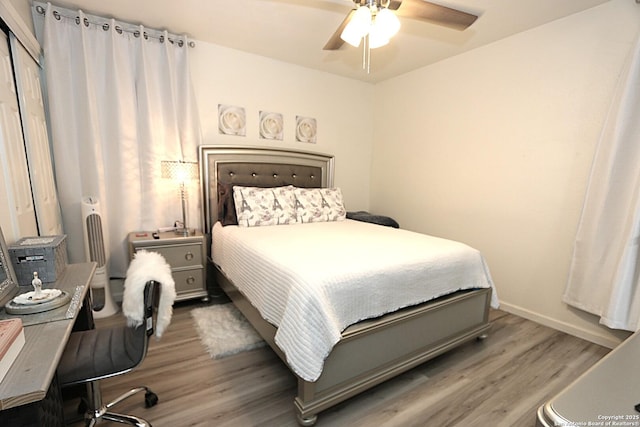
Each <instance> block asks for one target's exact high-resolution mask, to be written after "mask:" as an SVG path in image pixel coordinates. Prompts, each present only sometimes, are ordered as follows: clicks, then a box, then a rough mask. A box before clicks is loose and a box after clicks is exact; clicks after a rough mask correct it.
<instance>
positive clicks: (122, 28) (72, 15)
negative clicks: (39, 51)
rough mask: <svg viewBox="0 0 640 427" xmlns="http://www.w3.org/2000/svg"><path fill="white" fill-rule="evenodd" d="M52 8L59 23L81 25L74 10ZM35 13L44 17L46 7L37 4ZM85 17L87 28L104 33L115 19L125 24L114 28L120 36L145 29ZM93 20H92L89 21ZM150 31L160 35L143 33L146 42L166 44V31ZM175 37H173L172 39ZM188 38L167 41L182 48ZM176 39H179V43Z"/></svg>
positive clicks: (103, 18) (138, 32) (126, 23)
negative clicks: (68, 22) (70, 22)
mask: <svg viewBox="0 0 640 427" xmlns="http://www.w3.org/2000/svg"><path fill="white" fill-rule="evenodd" d="M51 6H52V7H54V8H55V9H56V10H54V11H53V16H54V18H56V19H57V20H58V21H59V20H60V19H62V17H64V18H67V19H73V20H75V22H76V24H77V25H80V16H78V15H77V14H76V13H75V12H74V11H73V10H70V9H65V8H61V7H59V6H54V5H51ZM59 10H61V11H63V12H62V13H60V11H59ZM35 11H36V12H37V13H38V14H40V15H44V14H45V13H46V9H45V7H44V6H42V5H41V4H37V5H36V6H35ZM82 13H83V14H84V15H85V18H84V19H83V23H84V25H85V26H86V27H88V26H89V25H90V24H93V25H96V26H98V27H101V28H102V29H103V30H104V31H108V30H109V28H110V25H109V23H108V22H106V21H109V20H111V19H113V20H114V21H116V22H117V23H120V24H123V25H116V26H115V27H114V29H115V30H116V32H117V33H118V34H122V33H123V32H125V33H131V34H133V36H134V37H140V35H141V34H140V29H139V27H141V26H142V27H144V26H143V25H136V24H131V23H128V22H124V21H120V20H117V19H115V18H105V17H101V16H98V15H90V14H87V13H84V12H82ZM89 18H91V19H89ZM126 26H130V27H132V28H126ZM148 30H149V31H152V32H154V33H159V35H155V34H149V32H147V31H143V32H142V36H143V37H144V39H145V40H148V39H149V37H151V38H154V39H158V40H160V43H164V40H165V35H164V34H163V33H165V32H166V31H163V30H156V29H151V28H149V29H148ZM166 33H167V34H169V33H168V32H166ZM172 36H173V37H172ZM185 37H186V36H177V35H174V34H169V37H167V40H168V41H169V43H171V44H174V43H175V44H177V45H178V46H179V47H182V46H183V45H184V44H185V40H184V38H185ZM175 39H178V40H177V41H176V40H175ZM187 44H188V46H189V47H195V46H196V44H195V43H194V42H193V41H191V40H189V41H188V42H187Z"/></svg>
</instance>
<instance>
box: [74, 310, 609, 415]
mask: <svg viewBox="0 0 640 427" xmlns="http://www.w3.org/2000/svg"><path fill="white" fill-rule="evenodd" d="M202 305H203V303H200V302H199V301H196V302H181V303H179V304H177V305H176V307H175V308H174V316H173V319H172V323H171V325H170V326H169V328H168V330H167V331H166V332H165V335H164V336H163V337H162V339H161V340H159V341H156V340H155V339H152V340H151V344H150V349H149V353H148V355H147V358H146V359H145V361H144V362H143V364H142V365H141V366H140V367H138V368H137V369H136V370H135V371H133V372H130V373H128V374H125V375H121V376H118V377H114V378H110V379H106V380H103V381H102V384H101V385H102V390H103V396H104V400H105V401H109V400H111V399H113V398H115V397H116V396H117V395H119V394H120V393H122V392H124V391H126V390H128V389H129V388H130V387H132V386H137V385H141V384H144V385H147V386H149V387H150V388H151V389H152V390H154V391H155V392H156V393H157V394H158V395H159V399H160V401H159V403H158V405H157V406H155V407H153V408H148V409H147V408H144V399H143V397H142V396H136V397H133V398H130V399H128V400H126V401H124V402H122V403H120V404H119V405H118V406H117V407H116V408H115V409H117V411H118V412H122V413H131V414H134V415H138V416H141V417H144V418H146V419H147V420H149V421H150V422H151V423H152V424H153V425H154V426H155V427H164V426H167V427H176V426H180V427H182V426H214V425H215V426H220V427H236V426H242V427H245V426H248V427H250V426H267V427H269V426H274V427H287V426H291V427H294V426H297V422H296V417H295V412H294V409H293V398H294V397H295V394H296V381H295V379H294V377H293V375H292V374H291V373H290V372H289V370H288V369H287V368H286V367H285V366H284V364H283V363H282V362H281V361H280V359H279V358H278V357H277V356H276V355H275V354H274V353H273V352H272V351H271V350H270V349H268V348H266V347H265V348H260V349H256V350H252V351H248V352H244V353H241V354H238V355H235V356H230V357H227V358H225V359H220V360H212V359H211V358H210V357H209V355H208V353H207V352H206V349H205V348H204V347H203V345H202V344H201V342H200V340H199V338H198V334H197V332H196V330H195V327H194V324H193V321H192V319H191V315H190V311H191V309H193V308H195V307H198V306H202ZM491 320H492V329H491V332H490V335H489V337H488V338H487V339H485V340H484V341H480V342H470V343H467V344H464V345H462V346H461V347H459V348H457V349H454V350H453V351H450V352H448V353H446V354H444V355H441V356H439V357H437V358H436V359H434V360H432V361H429V362H427V363H424V364H422V365H420V366H418V367H416V368H415V369H412V370H411V371H409V372H406V373H405V374H403V375H400V376H399V377H397V378H394V379H392V380H390V381H387V382H386V383H384V384H381V385H379V386H377V387H374V388H373V389H371V390H369V391H367V392H365V393H363V394H361V395H359V396H356V397H354V398H352V399H349V400H348V401H346V402H343V403H341V404H339V405H337V406H335V407H333V408H330V409H328V410H327V411H325V412H323V413H321V414H320V416H319V417H318V423H317V425H318V426H319V427H322V426H350V427H357V426H373V425H375V426H387V427H395V426H403V427H405V426H416V427H417V426H421V427H422V426H438V427H476V426H477V427H485V426H504V427H512V426H519V427H534V425H535V411H536V409H537V408H538V406H540V405H541V404H542V403H543V402H545V401H546V400H548V399H549V398H551V397H552V396H553V395H554V394H556V393H557V392H559V391H560V390H561V389H562V388H564V387H565V386H566V385H568V384H569V383H570V382H571V381H572V380H573V379H575V378H576V377H578V376H579V375H580V374H581V373H583V372H584V371H586V370H587V369H588V368H589V367H590V366H591V365H593V364H594V363H595V362H597V361H598V360H599V359H600V358H602V356H604V355H605V354H606V353H607V352H608V349H605V348H603V347H600V346H598V345H595V344H591V343H588V342H586V341H584V340H581V339H578V338H575V337H572V336H569V335H567V334H564V333H561V332H557V331H555V330H553V329H550V328H547V327H544V326H541V325H539V324H536V323H534V322H531V321H528V320H525V319H522V318H520V317H517V316H513V315H511V314H507V313H505V312H502V311H498V310H494V311H492V313H491ZM120 321H122V320H121V315H116V316H112V317H110V318H107V319H99V320H98V321H97V324H98V327H101V326H107V325H112V324H116V323H118V322H120ZM74 404H75V403H73V402H69V403H68V405H67V411H68V412H70V411H71V410H72V408H73V407H74V406H73V405H74ZM81 425H82V423H80V422H76V423H72V426H74V427H76V426H81ZM104 425H108V424H104Z"/></svg>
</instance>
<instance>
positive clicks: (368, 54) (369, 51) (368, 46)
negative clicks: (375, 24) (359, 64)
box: [367, 34, 371, 74]
mask: <svg viewBox="0 0 640 427" xmlns="http://www.w3.org/2000/svg"><path fill="white" fill-rule="evenodd" d="M370 42H371V40H370V39H369V34H367V74H369V72H370V71H371V43H370Z"/></svg>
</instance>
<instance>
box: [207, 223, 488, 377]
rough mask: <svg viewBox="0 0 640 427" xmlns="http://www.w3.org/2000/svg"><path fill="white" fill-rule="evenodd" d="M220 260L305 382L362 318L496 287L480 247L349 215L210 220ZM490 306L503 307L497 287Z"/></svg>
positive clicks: (214, 251) (215, 257)
mask: <svg viewBox="0 0 640 427" xmlns="http://www.w3.org/2000/svg"><path fill="white" fill-rule="evenodd" d="M212 241H213V243H212V255H213V261H214V262H215V263H216V264H217V265H218V266H220V268H221V269H222V271H223V272H224V273H225V274H226V276H227V277H228V278H229V279H230V280H231V281H232V282H233V283H234V284H235V285H236V286H237V287H238V288H239V289H240V291H241V292H242V293H243V294H244V295H245V296H246V297H247V298H248V299H249V300H250V301H251V302H252V304H253V305H254V306H255V307H256V308H257V309H258V311H259V312H260V314H261V315H262V317H263V318H264V319H265V320H267V321H269V322H270V323H272V324H274V325H276V326H278V330H277V333H276V336H275V341H276V344H277V345H278V346H279V347H280V348H281V349H282V351H283V352H284V354H285V355H286V357H287V361H288V363H289V366H290V367H291V368H292V369H293V371H294V372H295V373H296V374H297V375H299V376H300V377H302V378H303V379H305V380H307V381H315V380H317V379H318V377H319V376H320V374H321V373H322V367H323V363H324V360H325V359H326V357H327V355H328V354H329V352H330V351H331V349H332V348H333V346H334V345H335V344H336V343H337V342H338V341H339V339H340V333H341V332H342V331H343V330H344V329H345V328H346V327H347V326H349V325H352V324H354V323H356V322H358V321H360V320H363V319H367V318H372V317H377V316H380V315H382V314H385V313H388V312H392V311H395V310H397V309H399V308H402V307H407V306H410V305H415V304H419V303H422V302H424V301H428V300H430V299H434V298H437V297H439V296H442V295H446V294H448V293H451V292H454V291H457V290H460V289H470V288H488V287H492V288H493V282H492V280H491V276H490V274H489V269H488V268H487V265H486V263H485V260H484V258H483V257H482V255H481V254H480V252H478V251H477V250H475V249H473V248H471V247H469V246H467V245H465V244H462V243H459V242H454V241H451V240H445V239H440V238H436V237H432V236H427V235H423V234H418V233H413V232H410V231H406V230H402V229H395V228H390V227H383V226H379V225H374V224H369V223H365V222H358V221H352V220H345V221H338V222H321V223H311V224H295V225H277V226H268V227H238V226H226V227H222V226H221V224H220V223H217V224H216V225H215V226H214V228H213V239H212ZM492 295H493V296H492V302H491V303H492V306H493V307H497V306H498V299H497V296H496V292H495V288H494V289H493V294H492Z"/></svg>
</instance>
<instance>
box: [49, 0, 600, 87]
mask: <svg viewBox="0 0 640 427" xmlns="http://www.w3.org/2000/svg"><path fill="white" fill-rule="evenodd" d="M607 1H608V0H448V1H447V0H444V1H441V0H434V1H433V3H438V4H442V5H445V6H449V7H452V8H456V9H460V10H463V11H465V12H470V13H473V14H476V15H479V16H480V17H479V18H478V20H477V21H476V22H475V23H474V24H473V25H472V26H471V27H469V28H468V29H467V30H465V31H457V30H453V29H449V28H446V27H442V26H438V25H435V24H431V23H426V22H421V21H416V20H412V19H405V18H403V19H401V22H402V27H401V29H400V33H399V34H398V35H396V36H395V37H394V38H393V39H392V40H391V42H390V43H389V44H388V45H387V46H384V47H382V48H379V49H375V50H372V52H371V72H370V73H369V74H367V72H366V71H364V70H362V49H358V48H354V47H351V46H349V45H347V44H345V45H344V46H343V47H342V48H341V49H340V50H337V51H324V50H322V47H323V46H324V44H325V43H326V42H327V40H328V39H329V37H330V36H331V35H332V34H333V32H334V31H335V29H336V28H337V27H338V25H340V23H341V22H342V21H343V19H344V17H345V16H346V15H347V13H348V12H349V11H350V10H351V9H352V5H353V2H352V1H351V0H297V1H296V0H224V1H223V0H178V1H176V0H136V1H131V0H108V1H105V0H52V3H54V4H57V5H60V6H63V7H69V8H73V9H82V10H83V11H84V12H86V13H92V14H97V15H102V16H107V17H114V18H117V19H120V20H123V21H127V22H132V23H136V24H138V23H139V24H143V25H145V26H147V27H151V28H157V29H166V30H168V31H169V32H172V33H178V34H187V35H188V36H189V37H191V38H192V39H195V40H196V41H197V40H201V41H206V42H211V43H215V44H217V45H221V46H226V47H230V48H233V49H237V50H241V51H245V52H250V53H254V54H257V55H262V56H266V57H270V58H274V59H277V60H281V61H285V62H288V63H292V64H298V65H301V66H303V67H308V68H313V69H317V70H322V71H326V72H329V73H334V74H338V75H342V76H345V77H349V78H354V79H358V80H363V81H368V82H379V81H382V80H385V79H388V78H390V77H393V76H397V75H400V74H403V73H405V72H408V71H411V70H414V69H416V68H420V67H423V66H425V65H428V64H431V63H434V62H437V61H439V60H441V59H444V58H447V57H450V56H453V55H456V54H459V53H462V52H465V51H468V50H470V49H474V48H476V47H479V46H482V45H485V44H488V43H491V42H493V41H496V40H499V39H501V38H504V37H507V36H510V35H512V34H515V33H518V32H521V31H524V30H527V29H530V28H533V27H536V26H539V25H542V24H545V23H547V22H551V21H554V20H556V19H559V18H562V17H565V16H568V15H571V14H573V13H577V12H580V11H582V10H585V9H588V8H591V7H594V6H596V5H599V4H601V3H605V2H607Z"/></svg>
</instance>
